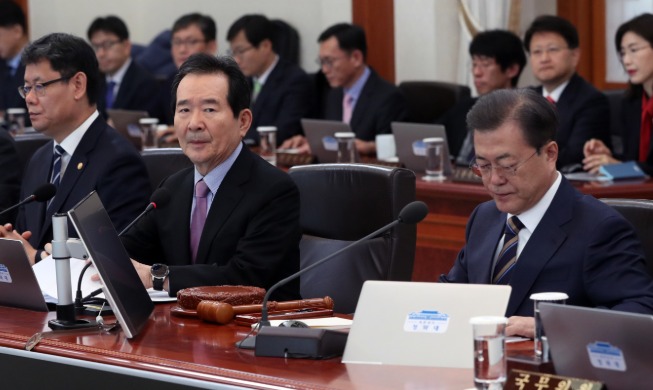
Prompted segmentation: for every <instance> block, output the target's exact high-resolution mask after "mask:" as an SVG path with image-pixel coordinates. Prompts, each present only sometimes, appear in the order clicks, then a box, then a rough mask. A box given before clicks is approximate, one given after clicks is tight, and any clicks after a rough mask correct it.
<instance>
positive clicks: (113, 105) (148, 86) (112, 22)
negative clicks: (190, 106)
mask: <svg viewBox="0 0 653 390" xmlns="http://www.w3.org/2000/svg"><path fill="white" fill-rule="evenodd" d="M86 35H87V37H88V40H89V41H90V42H91V46H92V47H93V49H94V50H95V55H96V56H97V60H98V64H99V66H100V71H101V72H102V73H103V74H104V77H103V78H102V83H101V92H100V99H99V100H98V110H99V111H100V112H101V113H102V114H103V115H104V116H105V118H106V116H107V115H106V110H107V109H123V110H135V111H147V112H148V114H149V115H150V116H152V117H160V116H161V115H162V113H160V112H159V107H160V105H159V99H160V97H159V85H158V84H157V82H156V80H155V79H154V77H152V76H151V75H150V74H149V73H148V72H147V71H146V70H145V69H143V68H142V67H141V66H140V65H139V64H137V63H136V62H135V61H133V60H132V58H131V47H132V45H131V41H130V40H129V31H128V30H127V26H126V25H125V23H124V22H123V21H122V20H121V19H120V18H118V17H117V16H107V17H99V18H97V19H95V20H94V21H93V23H91V25H90V26H89V28H88V31H87V34H86ZM161 120H162V121H163V118H162V117H161Z"/></svg>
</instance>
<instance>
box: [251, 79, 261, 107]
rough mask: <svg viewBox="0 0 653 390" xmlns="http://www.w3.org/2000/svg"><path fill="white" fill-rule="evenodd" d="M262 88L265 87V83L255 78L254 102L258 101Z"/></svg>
mask: <svg viewBox="0 0 653 390" xmlns="http://www.w3.org/2000/svg"><path fill="white" fill-rule="evenodd" d="M261 88H263V84H261V82H260V81H259V80H258V79H255V80H254V89H253V90H252V103H254V102H255V101H256V98H257V97H258V94H259V93H260V92H261Z"/></svg>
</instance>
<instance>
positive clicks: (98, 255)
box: [68, 191, 154, 338]
mask: <svg viewBox="0 0 653 390" xmlns="http://www.w3.org/2000/svg"><path fill="white" fill-rule="evenodd" d="M68 217H69V218H70V220H71V221H72V223H73V226H74V227H75V230H76V231H77V233H78V234H79V237H80V238H81V240H82V244H83V245H84V248H86V252H87V253H88V254H89V256H90V257H91V260H92V262H93V265H94V266H95V268H96V269H97V271H98V275H99V276H100V280H101V281H102V285H103V286H104V288H103V290H104V295H105V298H106V299H107V301H109V304H110V305H111V308H112V309H113V313H114V314H115V316H116V319H117V320H118V322H119V323H120V325H121V327H122V329H123V331H124V332H125V336H126V337H127V338H133V337H135V336H136V335H137V334H138V333H139V332H140V331H141V329H142V328H143V326H144V325H145V324H146V323H147V321H148V319H149V317H150V314H152V311H153V310H154V304H153V303H152V300H151V299H150V296H149V295H148V293H147V290H145V286H143V283H142V282H141V279H140V278H139V276H138V274H137V273H136V269H135V268H134V266H133V265H132V263H131V260H130V259H129V255H128V254H127V251H126V250H125V247H124V246H123V245H122V242H121V241H120V238H119V237H118V233H116V230H115V229H114V227H113V223H112V222H111V219H110V218H109V215H108V214H107V212H106V210H105V209H104V206H103V205H102V202H101V201H100V197H99V196H98V195H97V192H95V191H93V192H91V193H90V194H89V195H87V196H86V197H85V198H84V199H82V200H81V201H80V202H79V203H77V204H76V205H75V207H73V208H72V209H71V210H70V211H68Z"/></svg>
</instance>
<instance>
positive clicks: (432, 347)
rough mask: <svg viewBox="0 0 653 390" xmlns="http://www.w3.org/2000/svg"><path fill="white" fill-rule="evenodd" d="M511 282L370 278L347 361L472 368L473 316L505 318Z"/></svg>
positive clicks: (350, 334) (347, 351) (352, 333)
mask: <svg viewBox="0 0 653 390" xmlns="http://www.w3.org/2000/svg"><path fill="white" fill-rule="evenodd" d="M510 290H511V288H510V286H499V285H482V284H453V283H421V282H393V281H367V282H365V284H364V285H363V290H362V292H361V295H360V298H359V300H358V305H357V306H356V312H355V314H354V322H353V324H352V327H351V329H350V330H349V337H348V339H347V345H346V346H345V353H344V355H343V358H342V361H343V363H367V364H395V365H408V366H429V367H457V368H472V367H473V362H474V357H473V349H474V348H473V345H474V343H473V340H474V338H473V335H472V326H471V325H470V324H469V319H470V318H471V317H475V316H503V315H504V314H505V312H506V307H507V306H508V298H509V297H510Z"/></svg>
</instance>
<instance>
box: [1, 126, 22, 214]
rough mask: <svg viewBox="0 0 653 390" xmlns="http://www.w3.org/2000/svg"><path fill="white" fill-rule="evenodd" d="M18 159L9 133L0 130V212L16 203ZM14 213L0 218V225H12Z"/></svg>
mask: <svg viewBox="0 0 653 390" xmlns="http://www.w3.org/2000/svg"><path fill="white" fill-rule="evenodd" d="M21 170H22V168H21V166H20V159H19V158H18V152H16V145H15V144H14V140H13V139H12V138H11V136H10V135H9V133H7V132H6V131H5V130H3V129H0V211H2V210H5V209H7V208H8V207H11V206H13V205H14V204H16V203H17V202H18V193H19V191H20V178H21ZM15 217H16V212H9V213H7V214H4V215H2V216H0V224H4V223H7V222H9V223H13V222H14V219H15Z"/></svg>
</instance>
